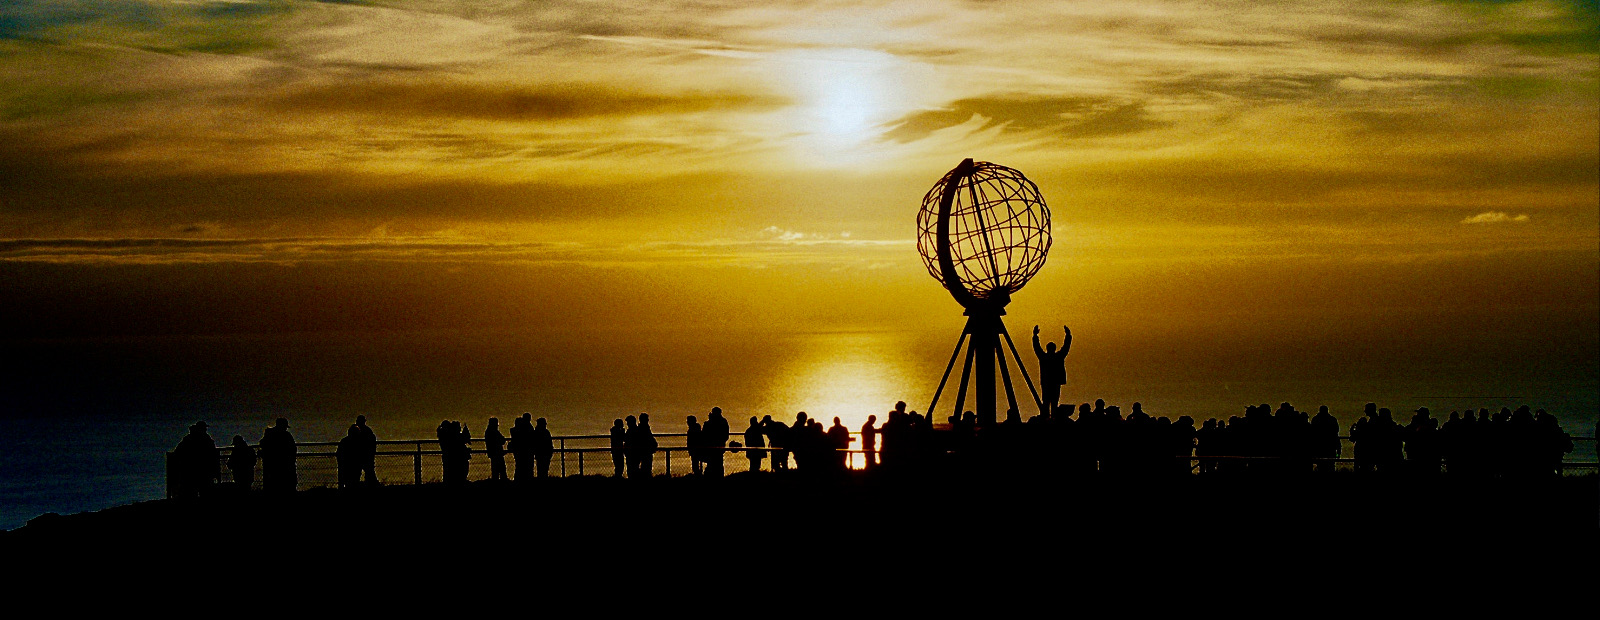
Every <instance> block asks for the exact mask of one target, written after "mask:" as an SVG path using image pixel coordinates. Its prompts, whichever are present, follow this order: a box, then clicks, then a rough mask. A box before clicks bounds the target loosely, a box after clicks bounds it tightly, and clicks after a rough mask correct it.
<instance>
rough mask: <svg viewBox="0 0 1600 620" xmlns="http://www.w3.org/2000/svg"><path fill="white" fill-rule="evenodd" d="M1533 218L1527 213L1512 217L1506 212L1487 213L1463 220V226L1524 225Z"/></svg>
mask: <svg viewBox="0 0 1600 620" xmlns="http://www.w3.org/2000/svg"><path fill="white" fill-rule="evenodd" d="M1530 219H1532V218H1529V217H1528V214H1526V213H1518V214H1516V215H1510V214H1508V213H1506V212H1505V211H1485V212H1483V213H1479V214H1477V215H1474V216H1472V217H1469V218H1466V219H1464V220H1461V223H1462V224H1500V223H1504V222H1514V223H1518V224H1520V223H1523V222H1527V221H1528V220H1530Z"/></svg>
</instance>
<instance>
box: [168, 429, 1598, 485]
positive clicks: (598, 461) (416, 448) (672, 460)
mask: <svg viewBox="0 0 1600 620" xmlns="http://www.w3.org/2000/svg"><path fill="white" fill-rule="evenodd" d="M851 435H852V436H858V435H859V433H851ZM655 437H656V439H657V440H658V441H660V440H661V439H669V440H675V439H678V438H686V437H687V435H686V434H685V433H659V434H656V435H655ZM736 437H738V436H736ZM551 439H552V444H553V447H554V450H553V452H552V454H551V458H550V470H549V475H550V477H560V478H564V477H569V476H614V475H616V467H615V464H614V461H613V458H612V453H611V448H610V447H609V445H605V446H582V445H569V442H570V443H571V444H583V443H587V442H601V441H604V442H609V441H610V436H609V435H567V436H562V437H553V438H551ZM1572 440H1573V442H1574V443H1580V442H1594V440H1595V438H1593V437H1573V438H1572ZM856 441H857V442H859V438H857V440H856ZM1340 441H1341V444H1343V445H1342V451H1341V454H1350V453H1351V450H1350V449H1349V446H1350V445H1351V444H1350V442H1349V438H1348V437H1340ZM377 443H378V450H377V453H376V455H375V458H374V469H375V471H376V473H377V474H378V480H379V481H381V483H382V484H386V485H392V484H416V485H420V484H428V483H434V482H442V481H443V479H444V452H443V451H442V450H440V449H439V447H438V446H439V442H438V441H437V440H433V439H398V440H396V439H390V440H379V441H378V442H377ZM338 445H339V444H338V442H331V441H325V442H303V443H298V444H297V445H296V454H295V473H296V481H297V482H296V489H298V490H304V489H311V488H323V487H334V486H337V485H338V483H339V477H338V472H339V465H338V461H337V455H336V452H335V451H336V450H337V448H338ZM256 448H257V446H251V449H252V450H254V449H256ZM713 449H714V448H713ZM756 449H758V450H765V451H766V458H765V459H763V460H762V461H761V467H762V470H763V471H772V470H773V459H774V458H775V456H776V454H777V452H778V451H777V450H775V449H773V448H772V447H770V446H768V447H764V448H762V447H758V448H756ZM230 450H231V446H222V447H220V449H219V450H218V452H219V454H218V471H219V472H220V473H221V476H220V477H219V479H218V480H219V481H220V482H222V483H223V484H224V485H227V484H232V482H231V481H232V477H231V474H230V472H229V470H228V467H227V460H228V457H229V452H230ZM690 450H691V448H689V447H688V446H682V445H667V446H658V447H657V448H656V454H655V455H654V456H653V457H652V459H651V462H652V464H653V467H652V468H651V469H652V474H653V475H655V476H663V475H665V476H668V477H678V476H686V475H690V474H691V472H692V469H693V466H692V464H691V458H690ZM841 451H842V452H845V453H847V454H848V455H849V456H848V457H847V458H846V459H845V463H846V466H847V467H848V468H850V469H861V468H862V467H863V466H864V465H865V455H866V451H865V450H861V449H850V450H841ZM1586 452H1590V453H1592V452H1593V449H1590V450H1588V451H1586ZM878 454H881V452H878ZM721 456H722V460H723V471H724V474H734V473H739V472H746V471H750V461H749V459H747V458H746V457H745V454H744V452H743V449H742V448H732V447H725V448H723V449H722V455H721ZM984 458H985V459H986V460H985V462H984V466H985V467H988V468H991V469H998V470H1001V471H1004V470H1006V469H1007V468H1011V467H1015V468H1017V469H1016V471H1024V469H1023V468H1028V467H1032V466H1033V462H1034V461H1036V460H1037V458H1036V457H1035V456H1034V455H1030V454H1028V453H1027V452H1026V451H1020V450H1011V451H1007V452H1001V453H998V454H996V453H989V454H987V455H985V457H984ZM1172 458H1174V459H1184V458H1185V457H1182V456H1174V457H1172ZM786 459H787V462H788V463H793V462H794V461H793V457H792V455H789V456H787V457H786ZM1187 460H1188V461H1189V471H1190V472H1200V471H1202V468H1201V464H1202V463H1205V462H1211V463H1218V464H1224V466H1225V464H1228V463H1234V464H1238V463H1253V462H1260V461H1284V460H1286V459H1282V458H1279V457H1259V456H1189V457H1187ZM505 461H506V471H507V472H508V473H510V472H515V471H516V454H514V453H512V452H509V451H507V452H506V453H505ZM1295 462H1296V463H1297V464H1306V465H1308V466H1309V465H1315V464H1326V465H1332V468H1333V469H1335V470H1354V469H1355V467H1356V463H1355V459H1351V458H1327V459H1295ZM1097 467H1098V466H1097ZM529 469H530V470H533V469H534V468H531V467H530V468H529ZM1443 469H1444V470H1447V469H1448V464H1446V465H1445V466H1444V468H1443ZM1597 470H1600V462H1596V461H1589V460H1584V461H1578V460H1563V462H1562V472H1563V473H1565V474H1581V473H1588V472H1594V471H1597ZM467 471H468V473H467V476H468V480H487V479H488V478H489V476H490V466H489V459H488V455H487V453H486V451H485V450H484V447H483V440H482V439H473V440H472V441H471V442H470V459H469V461H468V470H467ZM624 473H625V471H624ZM173 474H174V472H173V468H172V453H171V452H168V453H167V495H168V497H171V496H173V494H174V492H175V490H174V486H173V480H174V477H173ZM252 474H253V475H252V477H251V479H252V481H253V483H252V484H251V488H252V489H260V488H261V474H262V472H261V462H260V460H259V459H258V460H257V461H256V465H255V469H254V471H253V472H252Z"/></svg>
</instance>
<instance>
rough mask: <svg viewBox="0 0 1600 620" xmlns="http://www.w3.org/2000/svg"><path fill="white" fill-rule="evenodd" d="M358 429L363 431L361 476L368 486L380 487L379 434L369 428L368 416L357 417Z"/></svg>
mask: <svg viewBox="0 0 1600 620" xmlns="http://www.w3.org/2000/svg"><path fill="white" fill-rule="evenodd" d="M356 428H358V429H360V431H361V475H362V476H365V477H366V483H367V486H378V484H379V482H378V434H377V433H374V432H372V429H371V428H369V427H368V426H367V416H364V415H358V416H356Z"/></svg>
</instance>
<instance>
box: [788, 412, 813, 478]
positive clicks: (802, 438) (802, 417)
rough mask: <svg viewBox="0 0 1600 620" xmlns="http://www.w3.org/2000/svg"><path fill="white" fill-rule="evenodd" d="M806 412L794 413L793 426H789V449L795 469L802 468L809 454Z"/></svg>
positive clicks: (809, 439) (809, 435)
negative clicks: (792, 454) (792, 455)
mask: <svg viewBox="0 0 1600 620" xmlns="http://www.w3.org/2000/svg"><path fill="white" fill-rule="evenodd" d="M807 422H808V420H807V418H806V412H804V411H801V412H800V413H797V414H795V415H794V426H790V427H789V450H790V451H791V452H794V467H795V469H804V468H805V466H806V463H808V462H809V461H807V460H806V459H807V458H809V457H810V456H811V434H810V432H808V431H809V430H810V429H809V428H808V427H809V426H810V424H808V423H807Z"/></svg>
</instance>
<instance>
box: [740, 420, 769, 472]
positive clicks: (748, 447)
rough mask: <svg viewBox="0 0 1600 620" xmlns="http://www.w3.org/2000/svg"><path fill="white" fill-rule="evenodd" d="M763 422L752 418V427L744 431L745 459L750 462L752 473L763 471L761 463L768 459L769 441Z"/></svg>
mask: <svg viewBox="0 0 1600 620" xmlns="http://www.w3.org/2000/svg"><path fill="white" fill-rule="evenodd" d="M764 435H765V432H764V431H763V430H762V428H761V421H760V420H758V419H756V417H755V416H750V427H749V428H746V429H744V458H745V459H747V460H749V461H750V471H761V461H762V460H764V459H766V458H767V450H766V447H767V441H766V438H765V437H764Z"/></svg>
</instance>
